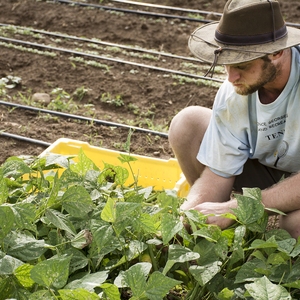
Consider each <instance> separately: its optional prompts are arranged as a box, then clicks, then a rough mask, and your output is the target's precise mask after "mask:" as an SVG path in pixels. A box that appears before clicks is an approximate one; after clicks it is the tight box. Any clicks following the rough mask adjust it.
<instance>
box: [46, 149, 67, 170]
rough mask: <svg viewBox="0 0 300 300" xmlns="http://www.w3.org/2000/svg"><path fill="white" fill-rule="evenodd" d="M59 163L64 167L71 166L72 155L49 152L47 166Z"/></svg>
mask: <svg viewBox="0 0 300 300" xmlns="http://www.w3.org/2000/svg"><path fill="white" fill-rule="evenodd" d="M51 165H59V166H61V167H63V168H68V167H69V166H70V157H69V156H65V155H62V154H55V153H47V156H46V162H45V166H51Z"/></svg>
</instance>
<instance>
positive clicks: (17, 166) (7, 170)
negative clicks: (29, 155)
mask: <svg viewBox="0 0 300 300" xmlns="http://www.w3.org/2000/svg"><path fill="white" fill-rule="evenodd" d="M2 167H3V177H8V178H10V177H13V178H15V179H17V178H19V177H20V176H22V175H24V174H28V173H30V172H31V169H30V168H29V167H28V166H27V164H26V163H25V162H24V161H23V160H22V159H20V158H17V157H10V158H8V159H7V160H6V162H5V163H4V164H3V165H2Z"/></svg>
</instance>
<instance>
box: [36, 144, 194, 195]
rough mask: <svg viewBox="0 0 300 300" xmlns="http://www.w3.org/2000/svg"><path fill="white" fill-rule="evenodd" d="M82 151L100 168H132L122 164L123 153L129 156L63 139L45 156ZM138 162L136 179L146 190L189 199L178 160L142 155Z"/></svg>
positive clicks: (132, 180)
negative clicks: (172, 192)
mask: <svg viewBox="0 0 300 300" xmlns="http://www.w3.org/2000/svg"><path fill="white" fill-rule="evenodd" d="M80 149H82V150H83V152H84V154H85V155H86V156H87V157H88V158H90V159H91V160H92V161H93V162H94V163H95V165H96V166H97V167H99V168H100V169H102V168H103V166H104V163H109V164H112V165H115V166H122V167H124V168H128V165H127V164H122V163H121V162H120V160H119V159H118V157H119V156H120V154H121V153H122V154H126V153H124V152H119V151H115V150H109V149H104V148H100V147H95V146H91V145H90V144H88V143H86V142H81V141H77V140H72V139H66V138H61V139H58V140H57V141H56V142H54V143H53V144H52V145H51V146H49V147H48V148H47V149H46V150H45V151H44V152H43V153H41V156H46V155H48V154H50V153H52V154H61V155H70V156H74V161H76V156H77V155H78V153H79V151H80ZM130 155H131V156H132V157H135V158H136V159H137V160H136V161H133V162H130V165H131V168H132V170H133V173H134V176H136V177H137V178H138V185H140V186H143V187H148V186H153V187H154V189H155V190H157V191H159V190H167V189H172V190H175V191H176V192H177V195H178V196H180V197H185V196H186V195H187V193H188V191H189V185H188V183H187V181H186V179H185V177H184V175H183V174H182V172H181V169H180V167H179V165H178V162H177V160H176V159H174V158H170V159H168V160H164V159H157V158H152V157H146V156H142V155H136V154H130ZM128 171H129V174H130V177H129V178H128V180H127V182H126V184H128V185H129V184H132V183H133V182H134V178H133V176H132V174H131V172H130V170H128Z"/></svg>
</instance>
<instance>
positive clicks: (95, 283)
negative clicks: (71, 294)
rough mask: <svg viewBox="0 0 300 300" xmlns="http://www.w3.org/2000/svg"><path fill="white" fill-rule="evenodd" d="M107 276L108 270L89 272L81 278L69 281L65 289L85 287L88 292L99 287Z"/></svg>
mask: <svg viewBox="0 0 300 300" xmlns="http://www.w3.org/2000/svg"><path fill="white" fill-rule="evenodd" d="M107 277H108V271H100V272H95V273H91V274H88V275H85V276H83V277H82V278H79V279H75V280H73V281H71V282H69V283H68V284H67V285H66V286H65V289H71V290H74V289H79V288H82V289H85V290H87V291H89V292H93V291H94V288H96V287H99V286H100V285H101V284H102V283H104V282H105V280H106V279H107Z"/></svg>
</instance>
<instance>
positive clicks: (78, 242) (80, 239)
mask: <svg viewBox="0 0 300 300" xmlns="http://www.w3.org/2000/svg"><path fill="white" fill-rule="evenodd" d="M92 239H93V238H92V235H91V233H90V232H89V231H88V230H86V229H83V230H81V231H80V232H78V233H77V234H76V235H75V236H74V238H73V239H72V240H71V245H72V246H73V247H74V248H77V249H83V248H84V247H86V246H88V245H89V244H91V242H92Z"/></svg>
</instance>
